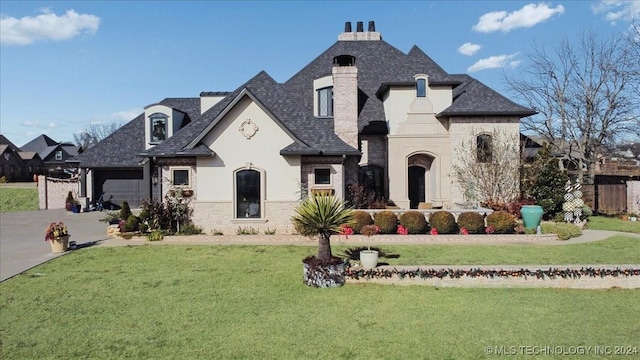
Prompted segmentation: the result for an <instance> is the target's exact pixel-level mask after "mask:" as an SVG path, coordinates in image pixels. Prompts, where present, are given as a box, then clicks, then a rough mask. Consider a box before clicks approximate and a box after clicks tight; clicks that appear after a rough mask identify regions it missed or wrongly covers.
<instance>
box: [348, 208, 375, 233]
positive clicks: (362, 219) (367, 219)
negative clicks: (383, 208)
mask: <svg viewBox="0 0 640 360" xmlns="http://www.w3.org/2000/svg"><path fill="white" fill-rule="evenodd" d="M353 221H354V224H353V231H354V232H355V233H357V234H359V233H360V230H362V227H363V226H365V225H373V218H372V217H371V214H369V213H368V212H366V211H362V210H356V211H354V212H353Z"/></svg>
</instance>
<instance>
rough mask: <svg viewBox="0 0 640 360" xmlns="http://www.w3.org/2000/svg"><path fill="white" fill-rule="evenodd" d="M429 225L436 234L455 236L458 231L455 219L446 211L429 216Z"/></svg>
mask: <svg viewBox="0 0 640 360" xmlns="http://www.w3.org/2000/svg"><path fill="white" fill-rule="evenodd" d="M429 224H430V225H431V228H432V229H436V230H437V231H438V234H455V233H456V232H457V230H458V226H457V224H456V218H455V216H453V214H452V213H450V212H448V211H446V210H440V211H436V212H434V213H433V214H431V216H429Z"/></svg>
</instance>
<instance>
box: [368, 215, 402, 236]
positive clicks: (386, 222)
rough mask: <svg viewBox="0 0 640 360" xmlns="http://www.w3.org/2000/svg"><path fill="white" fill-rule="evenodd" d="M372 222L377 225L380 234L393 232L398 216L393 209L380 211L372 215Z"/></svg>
mask: <svg viewBox="0 0 640 360" xmlns="http://www.w3.org/2000/svg"><path fill="white" fill-rule="evenodd" d="M373 223H374V224H375V225H378V227H379V228H380V233H381V234H395V233H396V231H397V228H398V217H397V216H396V214H395V213H394V212H393V211H388V210H385V211H381V212H379V213H376V214H375V215H374V217H373Z"/></svg>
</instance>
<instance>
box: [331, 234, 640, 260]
mask: <svg viewBox="0 0 640 360" xmlns="http://www.w3.org/2000/svg"><path fill="white" fill-rule="evenodd" d="M334 249H336V250H337V251H334V252H336V253H338V254H339V253H341V252H343V250H344V249H346V247H334ZM382 250H383V251H385V252H388V253H393V254H399V255H400V257H399V258H397V259H393V258H392V259H381V261H386V262H388V263H389V264H390V265H421V264H429V265H456V264H464V265H502V264H517V265H521V264H522V265H526V264H536V265H553V264H640V239H637V238H632V237H629V236H614V237H611V238H609V239H607V240H603V241H597V242H590V243H583V244H572V245H557V246H548V245H547V246H545V245H522V246H515V245H508V246H506V245H505V246H493V245H492V246H482V245H474V246H468V245H433V246H383V247H382Z"/></svg>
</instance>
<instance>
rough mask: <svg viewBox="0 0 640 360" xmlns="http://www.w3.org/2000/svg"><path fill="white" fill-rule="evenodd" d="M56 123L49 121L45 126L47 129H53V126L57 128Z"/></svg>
mask: <svg viewBox="0 0 640 360" xmlns="http://www.w3.org/2000/svg"><path fill="white" fill-rule="evenodd" d="M57 127H58V124H56V123H54V122H50V123H48V124H47V128H49V129H53V128H57Z"/></svg>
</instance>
